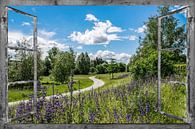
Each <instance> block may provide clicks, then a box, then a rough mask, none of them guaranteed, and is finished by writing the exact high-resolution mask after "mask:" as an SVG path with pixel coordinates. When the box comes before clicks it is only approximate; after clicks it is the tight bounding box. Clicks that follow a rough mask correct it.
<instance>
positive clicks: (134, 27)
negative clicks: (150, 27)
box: [8, 6, 185, 63]
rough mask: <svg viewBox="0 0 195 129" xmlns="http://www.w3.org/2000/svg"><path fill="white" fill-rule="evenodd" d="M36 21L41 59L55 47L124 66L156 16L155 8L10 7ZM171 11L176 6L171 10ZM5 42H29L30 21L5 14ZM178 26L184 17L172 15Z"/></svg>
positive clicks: (30, 33)
mask: <svg viewBox="0 0 195 129" xmlns="http://www.w3.org/2000/svg"><path fill="white" fill-rule="evenodd" d="M12 7H14V8H16V9H19V10H21V11H24V12H27V13H30V14H33V15H35V16H37V17H38V24H37V26H38V46H39V48H40V49H41V51H42V57H45V56H47V51H48V50H50V49H51V48H52V47H54V46H55V47H58V48H59V49H60V50H63V51H66V50H68V49H69V48H70V47H71V48H73V49H74V51H75V52H77V54H79V53H81V52H88V54H89V55H90V58H91V59H94V58H95V57H102V58H103V59H107V58H111V57H112V58H115V59H116V60H117V61H119V62H124V63H128V61H129V58H130V57H131V56H132V55H133V54H135V52H136V49H137V48H138V46H139V37H141V38H144V35H145V34H144V31H145V30H146V29H147V28H146V25H145V24H144V23H145V22H147V21H148V18H149V17H151V16H155V15H157V10H158V7H157V6H12ZM171 8H172V9H176V8H179V6H172V7H171ZM8 17H9V18H8V40H9V44H10V45H16V44H17V41H21V40H23V41H24V40H25V41H27V42H30V41H32V32H33V20H32V18H29V17H26V16H23V15H21V14H17V13H15V12H13V11H11V10H9V12H8ZM176 17H177V18H178V19H180V22H181V24H183V23H185V15H184V14H179V15H176Z"/></svg>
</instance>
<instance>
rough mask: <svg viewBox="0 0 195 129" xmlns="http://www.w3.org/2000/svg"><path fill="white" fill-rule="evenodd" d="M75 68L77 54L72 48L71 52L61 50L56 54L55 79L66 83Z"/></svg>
mask: <svg viewBox="0 0 195 129" xmlns="http://www.w3.org/2000/svg"><path fill="white" fill-rule="evenodd" d="M74 68H75V56H74V52H73V50H72V49H70V51H69V52H59V53H58V55H57V56H56V59H55V63H54V68H53V69H52V76H53V77H54V80H55V81H58V82H61V83H65V82H66V81H68V79H69V77H70V75H71V74H72V72H73V69H74Z"/></svg>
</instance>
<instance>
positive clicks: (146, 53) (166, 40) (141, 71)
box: [130, 6, 186, 78]
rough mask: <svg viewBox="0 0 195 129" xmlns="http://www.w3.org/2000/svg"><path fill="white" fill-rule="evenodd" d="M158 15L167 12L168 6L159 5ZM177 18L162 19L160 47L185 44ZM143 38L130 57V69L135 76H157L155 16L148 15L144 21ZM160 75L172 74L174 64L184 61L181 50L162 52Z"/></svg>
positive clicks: (182, 31) (183, 34)
mask: <svg viewBox="0 0 195 129" xmlns="http://www.w3.org/2000/svg"><path fill="white" fill-rule="evenodd" d="M158 12H159V15H164V14H167V13H168V12H169V7H166V6H164V7H160V8H159V11H158ZM178 24H179V22H178V20H177V19H176V18H175V17H173V16H169V17H166V18H164V19H163V20H162V26H161V27H162V38H161V39H162V47H163V48H171V47H182V46H184V45H185V37H186V34H185V29H184V26H178ZM145 25H146V26H147V29H146V31H145V38H144V39H143V41H142V42H141V43H140V47H139V48H138V49H137V51H136V54H135V55H134V56H132V57H131V59H130V71H131V73H132V74H133V75H134V77H136V78H143V77H151V76H157V59H158V58H157V55H158V54H157V43H158V36H157V34H158V22H157V19H156V16H154V17H150V18H149V20H148V22H146V23H145ZM161 61H162V62H161V64H162V66H163V67H162V76H168V75H171V74H174V72H175V71H174V64H175V63H180V62H184V61H185V55H184V53H183V50H182V49H181V50H175V51H166V52H162V60H161Z"/></svg>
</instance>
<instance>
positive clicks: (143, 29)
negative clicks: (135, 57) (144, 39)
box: [135, 25, 147, 33]
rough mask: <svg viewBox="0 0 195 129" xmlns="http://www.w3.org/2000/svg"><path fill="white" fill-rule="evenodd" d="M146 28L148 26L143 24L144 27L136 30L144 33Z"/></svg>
mask: <svg viewBox="0 0 195 129" xmlns="http://www.w3.org/2000/svg"><path fill="white" fill-rule="evenodd" d="M146 29H147V27H146V26H145V25H143V26H142V27H139V28H137V29H136V30H135V32H137V33H143V32H144V31H145V30H146Z"/></svg>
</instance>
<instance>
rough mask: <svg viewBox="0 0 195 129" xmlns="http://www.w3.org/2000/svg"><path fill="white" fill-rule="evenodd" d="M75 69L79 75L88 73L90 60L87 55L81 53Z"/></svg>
mask: <svg viewBox="0 0 195 129" xmlns="http://www.w3.org/2000/svg"><path fill="white" fill-rule="evenodd" d="M76 68H77V70H78V72H79V73H80V74H88V73H89V71H90V58H89V56H88V53H83V52H82V53H81V54H80V55H79V56H78V58H77V61H76Z"/></svg>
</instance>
